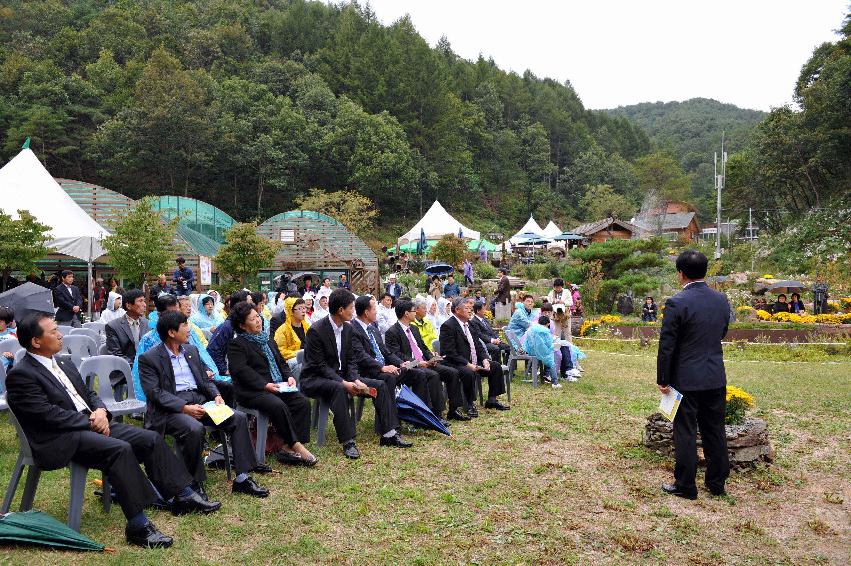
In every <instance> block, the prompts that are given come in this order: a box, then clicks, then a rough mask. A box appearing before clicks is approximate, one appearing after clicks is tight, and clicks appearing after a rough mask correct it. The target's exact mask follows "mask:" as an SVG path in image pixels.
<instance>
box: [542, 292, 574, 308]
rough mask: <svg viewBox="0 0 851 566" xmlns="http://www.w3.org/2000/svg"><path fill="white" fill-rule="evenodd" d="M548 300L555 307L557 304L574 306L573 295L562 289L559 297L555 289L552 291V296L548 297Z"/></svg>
mask: <svg viewBox="0 0 851 566" xmlns="http://www.w3.org/2000/svg"><path fill="white" fill-rule="evenodd" d="M556 297H558V298H556ZM547 300H548V301H549V302H550V304H551V305H554V304H556V303H562V304H563V305H564V306H566V307H572V306H573V294H572V293H571V292H570V291H569V290H568V289H562V290H561V294H560V295H558V296H556V291H555V289H553V290H551V291H550V294H549V295H547Z"/></svg>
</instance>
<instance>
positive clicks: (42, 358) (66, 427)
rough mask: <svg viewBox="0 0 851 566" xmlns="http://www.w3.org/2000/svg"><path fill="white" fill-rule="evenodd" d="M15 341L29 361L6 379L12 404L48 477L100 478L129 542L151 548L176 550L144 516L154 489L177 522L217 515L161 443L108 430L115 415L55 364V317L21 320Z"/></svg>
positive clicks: (140, 432) (136, 431)
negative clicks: (98, 473)
mask: <svg viewBox="0 0 851 566" xmlns="http://www.w3.org/2000/svg"><path fill="white" fill-rule="evenodd" d="M18 340H19V341H20V343H21V346H23V347H25V348H26V349H27V355H25V356H24V357H23V358H22V359H21V361H20V362H18V363H17V364H15V367H14V369H12V371H10V372H9V375H8V376H7V377H6V389H7V400H8V402H9V408H10V409H11V411H12V413H13V414H14V415H15V417H16V418H17V419H18V422H19V423H20V424H21V428H23V429H24V433H25V434H26V436H27V440H28V441H29V445H30V448H31V449H32V453H33V457H34V458H35V461H36V462H37V463H38V465H39V467H41V468H42V469H44V470H56V469H59V468H62V467H64V466H67V465H68V464H69V462H72V461H73V462H77V463H79V464H81V465H83V466H87V467H89V468H95V469H98V470H102V471H103V472H104V473H105V474H106V475H107V477H108V478H109V482H110V484H111V485H112V486H113V487H114V488H115V492H116V494H117V495H118V501H119V503H120V505H121V510H122V511H123V512H124V516H125V517H126V518H127V528H126V529H125V535H126V537H127V542H129V543H131V544H136V545H139V546H145V547H149V548H154V547H168V546H171V544H172V539H171V537H168V536H166V535H164V534H162V533H161V532H160V531H158V530H157V528H156V527H155V526H154V525H153V523H151V521H150V520H148V518H147V517H146V516H145V513H144V511H143V510H144V509H145V507H147V506H149V505H151V504H152V503H153V502H154V501H155V500H156V496H155V493H154V490H153V489H152V488H151V482H153V484H154V485H155V486H156V488H157V490H158V491H159V492H160V494H161V495H162V496H163V497H164V498H166V499H169V498H171V497H174V502H173V503H172V512H173V513H174V514H181V513H187V512H193V511H200V512H202V513H209V512H212V511H215V510H217V509H218V508H219V507H220V504H219V503H215V502H213V503H210V502H206V501H204V500H203V499H201V497H200V496H199V495H198V494H197V493H195V492H194V491H193V490H192V488H191V487H189V485H190V483H191V482H192V478H191V477H190V476H189V474H188V473H187V472H186V468H185V467H184V466H183V463H182V462H181V461H180V460H178V459H177V456H175V455H174V452H172V451H171V449H170V448H169V447H168V445H166V443H165V442H164V441H163V439H162V438H161V437H160V436H159V435H157V434H156V433H154V432H151V431H148V430H144V429H141V428H139V427H135V426H131V425H127V424H123V423H111V422H110V419H111V418H112V415H110V413H109V411H107V410H106V407H105V406H104V404H103V401H101V399H100V397H98V396H97V395H96V394H95V393H94V392H93V391H91V390H90V389H89V388H87V387H86V385H85V383H84V382H83V378H82V377H81V376H80V373H79V372H78V371H77V368H76V367H74V364H73V363H71V362H70V361H67V360H64V359H60V358H56V357H54V356H56V354H58V353H59V352H60V351H62V334H61V333H60V332H59V328H58V327H57V325H56V323H55V322H54V321H53V318H52V317H51V316H50V315H48V314H46V313H35V314H32V315H29V316H27V317H26V318H24V320H22V321H21V323H20V324H19V325H18ZM140 462H143V463H144V464H145V469H146V470H147V472H148V476H149V477H150V479H151V482H149V481H148V478H147V477H145V474H144V473H143V472H142V468H141V467H140V466H139V463H140Z"/></svg>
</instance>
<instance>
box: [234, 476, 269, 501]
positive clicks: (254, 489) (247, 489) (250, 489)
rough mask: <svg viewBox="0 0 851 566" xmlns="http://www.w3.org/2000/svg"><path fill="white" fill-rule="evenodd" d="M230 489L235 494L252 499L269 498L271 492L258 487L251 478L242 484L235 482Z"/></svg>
mask: <svg viewBox="0 0 851 566" xmlns="http://www.w3.org/2000/svg"><path fill="white" fill-rule="evenodd" d="M230 489H231V491H232V492H233V493H244V494H246V495H250V496H251V497H269V490H268V489H266V488H265V487H260V486H259V485H257V482H256V481H254V480H253V479H251V476H248V477H247V478H246V479H245V480H243V481H241V482H233V486H231V488H230Z"/></svg>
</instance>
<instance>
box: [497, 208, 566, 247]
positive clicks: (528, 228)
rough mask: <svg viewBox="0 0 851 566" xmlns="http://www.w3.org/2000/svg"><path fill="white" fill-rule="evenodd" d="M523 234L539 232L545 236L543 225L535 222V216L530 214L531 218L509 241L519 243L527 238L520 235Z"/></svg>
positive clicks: (538, 233) (539, 234)
mask: <svg viewBox="0 0 851 566" xmlns="http://www.w3.org/2000/svg"><path fill="white" fill-rule="evenodd" d="M521 234H537V235H538V236H543V235H544V229H543V228H541V226H540V225H539V224H538V223H537V222H535V218H534V217H533V216H531V215H530V216H529V220H527V221H526V224H524V225H523V227H522V228H521V229H520V230H518V231H517V233H516V234H514V235H513V236H511V238H509V239H508V241H509V242H511V245H513V246H514V245H517V244H518V243H519V242H521V241H523V240H525V239H526V238H521V237H519V236H520V235H521ZM559 234H561V232H559Z"/></svg>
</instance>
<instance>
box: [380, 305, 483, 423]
mask: <svg viewBox="0 0 851 566" xmlns="http://www.w3.org/2000/svg"><path fill="white" fill-rule="evenodd" d="M415 313H416V309H415V308H414V303H412V302H411V301H410V300H408V299H400V300H399V301H398V302H397V303H396V318H397V321H396V323H395V324H393V326H391V327H390V328H389V329H387V332H386V333H385V334H384V342H385V344H386V345H387V350H388V351H390V353H392V354H394V355H396V356H397V357H399V359H401V360H403V361H406V362H407V361H411V360H416V362H417V369H419V370H420V371H422V372H424V373H425V374H426V375H427V376H428V379H429V397H430V398H431V399H430V403H429V407H430V408H431V410H432V412H433V413H434V414H435V415H437V416H438V417H440V416H441V415H442V413H443V405H444V402H443V390H442V388H441V387H437V388H435V387H434V385H433V384H434V383H435V379H437V380H440V381H442V382H444V383H445V384H446V392H447V394H448V396H449V412H448V413H447V414H446V418H447V419H449V420H455V421H469V420H470V417H468V416H466V415H465V414H463V413H462V412H461V407H463V406H464V396H463V393H462V383H461V377H460V376H459V375H458V371H457V370H455V369H454V368H451V367H449V366H447V365H443V364H442V363H438V362H439V360H440V358H439V357H436V356H434V355H432V353H431V350H429V349H428V346H426V345H425V343H424V342H423V338H422V336H421V335H420V331H419V330H418V329H417V327H416V326H414V325H413V324H411V323H412V322H413V320H414V317H415V316H416V314H415ZM468 377H469V376H465V378H468ZM468 381H469V384H464V385H465V386H466V385H470V386H473V385H474V384H473V381H472V379H468ZM471 416H472V415H471Z"/></svg>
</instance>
